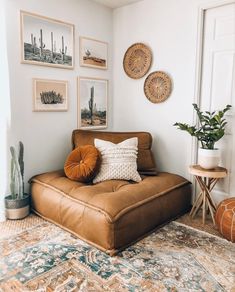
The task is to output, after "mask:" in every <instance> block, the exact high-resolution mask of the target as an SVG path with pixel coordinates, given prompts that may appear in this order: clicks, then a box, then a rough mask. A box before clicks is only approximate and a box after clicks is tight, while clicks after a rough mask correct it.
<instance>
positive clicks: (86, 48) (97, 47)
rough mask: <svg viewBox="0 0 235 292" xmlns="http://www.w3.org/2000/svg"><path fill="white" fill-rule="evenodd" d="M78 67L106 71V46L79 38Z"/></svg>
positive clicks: (103, 43) (104, 43)
mask: <svg viewBox="0 0 235 292" xmlns="http://www.w3.org/2000/svg"><path fill="white" fill-rule="evenodd" d="M80 66H85V67H92V68H97V69H107V68H108V44H107V43H106V42H103V41H98V40H95V39H91V38H86V37H80Z"/></svg>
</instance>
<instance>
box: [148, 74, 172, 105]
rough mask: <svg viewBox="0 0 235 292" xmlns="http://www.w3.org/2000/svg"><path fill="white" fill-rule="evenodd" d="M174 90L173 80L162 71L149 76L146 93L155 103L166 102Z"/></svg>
mask: <svg viewBox="0 0 235 292" xmlns="http://www.w3.org/2000/svg"><path fill="white" fill-rule="evenodd" d="M171 90H172V82H171V78H170V77H169V76H168V75H167V74H166V73H165V72H162V71H156V72H153V73H151V74H149V75H148V77H147V78H146V80H145V82H144V93H145V95H146V97H147V98H148V99H149V100H150V101H151V102H153V103H159V102H163V101H164V100H166V99H167V98H168V97H169V96H170V94H171Z"/></svg>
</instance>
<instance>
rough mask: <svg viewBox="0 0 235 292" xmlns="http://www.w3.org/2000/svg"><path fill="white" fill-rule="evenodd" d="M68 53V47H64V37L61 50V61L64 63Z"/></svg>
mask: <svg viewBox="0 0 235 292" xmlns="http://www.w3.org/2000/svg"><path fill="white" fill-rule="evenodd" d="M66 53H67V46H64V37H63V36H62V47H61V50H60V54H61V60H62V61H63V62H64V60H65V56H66Z"/></svg>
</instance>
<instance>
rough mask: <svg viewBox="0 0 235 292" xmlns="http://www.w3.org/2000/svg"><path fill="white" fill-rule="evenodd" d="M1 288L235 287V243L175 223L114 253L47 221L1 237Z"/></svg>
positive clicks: (9, 289) (120, 289) (144, 288)
mask: <svg viewBox="0 0 235 292" xmlns="http://www.w3.org/2000/svg"><path fill="white" fill-rule="evenodd" d="M0 250H1V255H0V291H4V292H11V291H38V292H42V291H57V292H62V291H67V292H70V291H82V292H85V291H89V292H90V291H112V292H113V291H119V292H121V291H131V292H135V291H151V292H153V291H154V292H155V291H210V292H211V291H216V292H217V291H218V292H219V291H234V290H233V289H234V287H233V285H234V283H235V245H234V244H232V243H230V242H228V241H226V240H224V239H221V238H218V237H216V236H212V235H209V234H208V233H205V232H199V231H197V230H195V229H193V228H190V227H187V226H185V225H183V224H180V223H176V222H172V223H170V224H168V225H166V226H165V227H163V228H161V229H159V230H158V231H156V232H155V233H153V234H152V235H150V236H148V237H147V238H145V239H143V240H142V241H140V242H138V243H137V244H135V245H133V246H131V247H129V248H127V249H126V250H125V251H123V252H122V253H120V254H119V255H118V256H116V257H109V256H108V255H106V254H105V253H103V252H101V251H99V250H97V249H96V248H94V247H91V246H89V245H87V244H86V243H84V242H83V241H81V240H79V239H77V238H75V237H74V236H73V235H71V234H70V233H68V232H66V231H64V230H62V229H60V228H59V227H57V226H55V225H53V224H51V223H48V222H45V221H42V222H41V223H40V224H39V225H37V226H35V227H32V228H29V229H27V230H26V231H23V232H21V233H18V234H16V235H14V236H10V237H8V238H5V239H1V240H0Z"/></svg>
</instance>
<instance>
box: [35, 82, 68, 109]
mask: <svg viewBox="0 0 235 292" xmlns="http://www.w3.org/2000/svg"><path fill="white" fill-rule="evenodd" d="M67 110H68V81H64V80H51V79H38V78H34V79H33V111H35V112H42V111H43V112H45V111H50V112H51V111H54V112H55V111H56V112H57V111H67Z"/></svg>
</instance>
